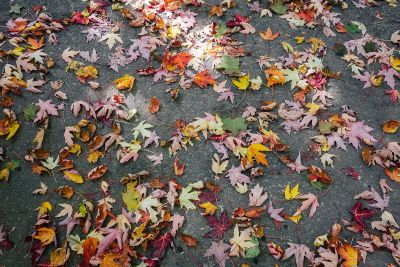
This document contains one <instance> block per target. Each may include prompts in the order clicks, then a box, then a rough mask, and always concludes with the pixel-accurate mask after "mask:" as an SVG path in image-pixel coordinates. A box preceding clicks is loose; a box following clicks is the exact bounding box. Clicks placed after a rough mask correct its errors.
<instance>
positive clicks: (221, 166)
mask: <svg viewBox="0 0 400 267" xmlns="http://www.w3.org/2000/svg"><path fill="white" fill-rule="evenodd" d="M228 164H229V160H225V161H223V162H221V161H220V158H219V156H218V154H214V155H213V159H212V164H211V170H212V171H213V172H214V173H215V174H222V173H223V172H224V171H225V169H226V167H228Z"/></svg>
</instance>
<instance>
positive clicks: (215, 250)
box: [204, 240, 231, 267]
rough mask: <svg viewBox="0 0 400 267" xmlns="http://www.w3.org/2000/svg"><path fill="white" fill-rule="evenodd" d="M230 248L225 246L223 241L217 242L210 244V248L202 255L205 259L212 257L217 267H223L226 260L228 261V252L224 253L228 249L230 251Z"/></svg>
mask: <svg viewBox="0 0 400 267" xmlns="http://www.w3.org/2000/svg"><path fill="white" fill-rule="evenodd" d="M230 248H231V246H230V245H228V244H225V243H224V241H223V240H221V241H219V242H218V243H217V242H212V243H211V247H209V248H208V249H207V250H206V252H205V253H204V256H205V257H211V256H214V258H215V261H216V262H217V264H218V266H219V267H225V262H226V260H227V259H229V255H228V252H226V251H227V250H228V249H230Z"/></svg>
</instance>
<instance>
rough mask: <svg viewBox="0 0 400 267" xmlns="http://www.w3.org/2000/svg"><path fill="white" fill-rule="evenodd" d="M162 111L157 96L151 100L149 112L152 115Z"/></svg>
mask: <svg viewBox="0 0 400 267" xmlns="http://www.w3.org/2000/svg"><path fill="white" fill-rule="evenodd" d="M159 109H160V99H157V98H156V97H155V96H153V97H152V98H151V100H150V105H149V107H148V110H149V112H150V113H156V112H158V110H159Z"/></svg>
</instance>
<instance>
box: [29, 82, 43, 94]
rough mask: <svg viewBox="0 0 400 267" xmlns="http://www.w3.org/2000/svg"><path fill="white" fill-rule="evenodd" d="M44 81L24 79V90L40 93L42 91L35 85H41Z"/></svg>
mask: <svg viewBox="0 0 400 267" xmlns="http://www.w3.org/2000/svg"><path fill="white" fill-rule="evenodd" d="M45 83H46V81H43V80H37V81H34V80H33V79H29V80H27V81H26V90H28V91H29V92H32V93H41V92H42V91H41V90H40V89H38V88H36V87H41V86H42V85H43V84H45Z"/></svg>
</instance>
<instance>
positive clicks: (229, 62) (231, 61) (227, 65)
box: [218, 55, 240, 74]
mask: <svg viewBox="0 0 400 267" xmlns="http://www.w3.org/2000/svg"><path fill="white" fill-rule="evenodd" d="M218 69H224V71H225V72H226V73H228V74H229V73H234V72H236V73H238V72H240V69H239V59H238V58H235V57H229V56H226V55H224V56H222V59H221V62H220V63H219V65H218Z"/></svg>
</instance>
